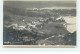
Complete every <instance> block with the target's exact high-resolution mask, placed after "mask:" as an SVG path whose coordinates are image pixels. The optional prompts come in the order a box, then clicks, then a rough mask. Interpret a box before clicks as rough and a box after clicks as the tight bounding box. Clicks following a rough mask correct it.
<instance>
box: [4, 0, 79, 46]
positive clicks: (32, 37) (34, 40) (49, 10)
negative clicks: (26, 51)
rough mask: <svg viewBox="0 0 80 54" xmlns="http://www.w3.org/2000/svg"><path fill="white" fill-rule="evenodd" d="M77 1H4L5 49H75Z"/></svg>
mask: <svg viewBox="0 0 80 54" xmlns="http://www.w3.org/2000/svg"><path fill="white" fill-rule="evenodd" d="M76 38H77V37H76V0H4V1H3V46H4V47H11V48H12V47H16V48H17V47H24V48H57V47H62V48H65V47H66V48H67V47H70V48H72V47H75V46H76V40H77V39H76Z"/></svg>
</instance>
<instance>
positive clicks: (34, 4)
mask: <svg viewBox="0 0 80 54" xmlns="http://www.w3.org/2000/svg"><path fill="white" fill-rule="evenodd" d="M4 5H7V6H10V7H18V8H45V7H76V2H75V1H5V2H4Z"/></svg>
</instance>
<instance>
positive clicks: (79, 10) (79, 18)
mask: <svg viewBox="0 0 80 54" xmlns="http://www.w3.org/2000/svg"><path fill="white" fill-rule="evenodd" d="M77 5H78V6H77V47H76V48H3V47H2V45H3V43H2V42H3V0H0V51H3V52H14V51H15V52H22V51H23V52H31V51H32V52H36V51H37V52H40V51H41V52H45V51H46V52H53V51H54V52H57V51H59V52H67V51H68V52H71V51H73V52H79V51H80V0H77Z"/></svg>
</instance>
